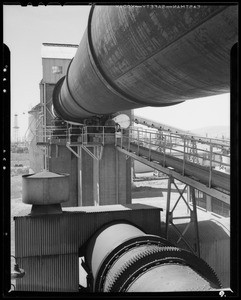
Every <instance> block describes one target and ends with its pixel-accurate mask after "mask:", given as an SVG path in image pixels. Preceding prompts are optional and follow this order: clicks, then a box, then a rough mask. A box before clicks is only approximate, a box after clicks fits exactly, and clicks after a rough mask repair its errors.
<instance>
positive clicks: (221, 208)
mask: <svg viewBox="0 0 241 300" xmlns="http://www.w3.org/2000/svg"><path fill="white" fill-rule="evenodd" d="M212 212H214V213H215V214H218V215H221V216H223V217H226V218H227V217H230V205H229V204H226V203H224V202H223V201H221V200H218V199H216V198H212Z"/></svg>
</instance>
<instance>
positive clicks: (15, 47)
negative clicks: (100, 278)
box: [3, 5, 230, 137]
mask: <svg viewBox="0 0 241 300" xmlns="http://www.w3.org/2000/svg"><path fill="white" fill-rule="evenodd" d="M89 10H90V6H84V5H74V6H60V5H59V6H38V7H33V6H27V7H22V6H21V5H4V6H3V42H4V43H5V44H6V45H7V46H8V47H9V49H10V51H11V129H12V127H13V126H14V114H18V126H19V127H20V129H19V134H20V136H21V137H23V136H24V135H25V133H26V131H27V128H28V111H29V110H30V109H31V108H32V107H33V106H35V105H36V104H38V103H39V101H40V90H39V83H40V81H41V79H42V60H41V46H42V43H63V44H77V45H78V44H79V43H80V41H81V38H82V35H83V33H84V31H85V29H86V25H87V20H88V14H89ZM134 113H135V114H136V115H139V116H143V117H146V118H148V119H153V121H158V122H161V123H163V124H166V125H170V126H173V127H177V128H180V129H184V130H192V129H196V128H201V127H206V126H229V124H230V95H229V94H222V95H218V96H213V97H206V98H200V99H192V100H188V101H186V102H184V103H181V104H178V105H174V106H170V107H161V108H156V107H155V108H153V107H145V108H140V109H136V110H135V111H134Z"/></svg>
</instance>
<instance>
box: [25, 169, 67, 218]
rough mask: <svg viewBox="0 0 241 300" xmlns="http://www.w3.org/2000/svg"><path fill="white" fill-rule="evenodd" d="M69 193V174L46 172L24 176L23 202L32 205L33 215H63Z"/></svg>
mask: <svg viewBox="0 0 241 300" xmlns="http://www.w3.org/2000/svg"><path fill="white" fill-rule="evenodd" d="M69 192H70V189H69V174H65V173H53V172H49V171H47V170H44V171H43V172H39V173H35V174H27V175H23V176H22V201H23V203H25V204H32V210H31V215H39V214H55V213H61V212H62V209H61V205H60V203H62V202H66V201H68V200H69Z"/></svg>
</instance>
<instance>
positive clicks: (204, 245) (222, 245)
mask: <svg viewBox="0 0 241 300" xmlns="http://www.w3.org/2000/svg"><path fill="white" fill-rule="evenodd" d="M198 226H199V227H198V228H199V240H200V254H201V258H202V259H204V260H205V261H206V262H207V263H208V264H209V265H210V266H211V267H212V268H213V269H214V271H215V272H216V274H217V276H218V277H219V279H220V281H221V283H222V285H223V288H229V287H230V232H229V231H228V230H227V229H226V228H225V227H224V226H223V225H222V224H220V223H218V222H216V221H214V220H206V221H199V222H198ZM176 227H177V228H178V229H179V230H180V231H181V232H183V230H184V228H185V227H186V224H177V225H176ZM184 237H185V238H186V239H187V240H188V242H189V243H190V244H191V245H194V243H195V234H194V227H193V224H192V225H190V227H189V229H188V230H187V232H186V233H185V235H184ZM169 240H170V241H171V242H172V243H174V244H175V242H176V241H177V240H178V236H177V234H176V232H175V231H174V229H172V228H171V229H170V234H169ZM177 245H178V247H181V248H184V249H188V248H187V246H186V244H185V243H184V242H183V241H180V242H179V243H178V244H177Z"/></svg>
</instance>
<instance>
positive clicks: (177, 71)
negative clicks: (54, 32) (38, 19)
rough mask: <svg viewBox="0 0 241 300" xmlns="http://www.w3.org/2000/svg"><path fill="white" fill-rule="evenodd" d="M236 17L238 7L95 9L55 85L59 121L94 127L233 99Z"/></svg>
mask: <svg viewBox="0 0 241 300" xmlns="http://www.w3.org/2000/svg"><path fill="white" fill-rule="evenodd" d="M237 13H238V10H237V7H236V6H235V5H230V6H213V5H212V6H209V5H208V6H206V5H198V7H197V6H193V7H188V8H186V6H185V5H184V6H183V7H179V8H178V7H177V8H173V7H172V6H170V7H168V6H165V7H158V6H157V7H156V8H153V7H151V6H148V5H145V6H134V5H133V6H131V5H130V6H98V5H97V6H93V7H92V8H91V11H90V15H89V20H88V26H87V29H86V31H85V33H84V36H83V38H82V40H81V42H80V45H79V48H78V50H77V53H76V55H75V57H74V58H73V60H72V62H71V63H70V65H69V68H68V70H67V74H66V76H65V77H63V78H62V79H60V80H59V82H58V83H57V84H56V87H55V90H54V93H53V105H54V110H55V112H56V115H57V116H59V117H61V118H63V119H64V120H67V121H76V122H83V121H84V120H85V119H91V121H92V124H93V125H95V124H96V118H93V117H94V116H95V117H97V119H98V120H103V121H104V120H105V118H104V119H103V116H107V115H112V114H114V113H116V112H120V111H123V110H130V109H135V108H140V107H144V106H158V107H161V106H169V105H174V104H177V103H181V102H183V101H185V100H189V99H194V98H200V97H206V96H212V95H217V94H222V93H227V92H229V87H230V74H229V73H230V50H231V48H232V46H233V45H234V44H235V43H236V42H237V36H238V34H237ZM103 121H102V124H101V125H104V124H103ZM88 125H90V123H89V124H88Z"/></svg>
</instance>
